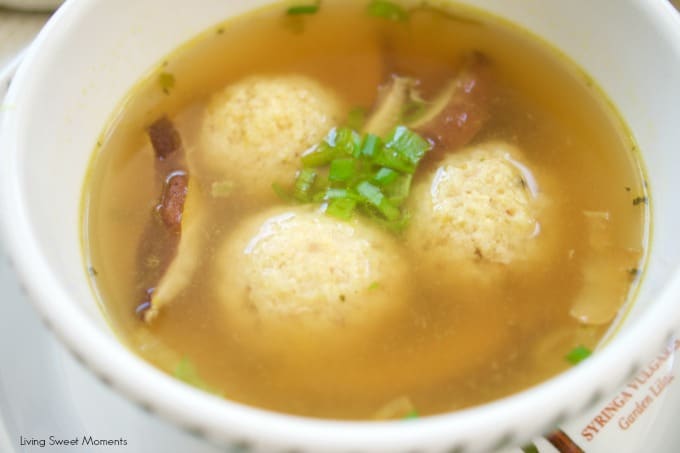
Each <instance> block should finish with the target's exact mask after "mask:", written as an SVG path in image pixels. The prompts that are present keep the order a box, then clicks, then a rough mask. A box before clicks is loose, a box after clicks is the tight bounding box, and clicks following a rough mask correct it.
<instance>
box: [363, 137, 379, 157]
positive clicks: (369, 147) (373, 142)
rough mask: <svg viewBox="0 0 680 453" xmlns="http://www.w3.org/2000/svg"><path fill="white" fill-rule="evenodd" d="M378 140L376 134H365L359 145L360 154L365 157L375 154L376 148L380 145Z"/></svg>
mask: <svg viewBox="0 0 680 453" xmlns="http://www.w3.org/2000/svg"><path fill="white" fill-rule="evenodd" d="M380 142H381V140H380V137H378V136H377V135H373V134H367V135H366V137H365V138H364V142H363V143H362V145H361V154H362V155H364V156H366V157H373V156H375V153H376V150H377V149H378V148H379V147H380V144H381V143H380Z"/></svg>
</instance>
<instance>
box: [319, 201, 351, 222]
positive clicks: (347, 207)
mask: <svg viewBox="0 0 680 453" xmlns="http://www.w3.org/2000/svg"><path fill="white" fill-rule="evenodd" d="M356 206H357V202H356V201H355V200H353V199H352V198H335V199H333V200H331V201H330V203H328V207H327V208H326V214H328V215H331V216H333V217H337V218H338V219H341V220H349V219H351V218H352V215H353V214H354V209H355V208H356Z"/></svg>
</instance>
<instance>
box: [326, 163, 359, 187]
mask: <svg viewBox="0 0 680 453" xmlns="http://www.w3.org/2000/svg"><path fill="white" fill-rule="evenodd" d="M356 163H357V162H356V159H352V158H344V159H335V160H334V161H332V162H331V168H330V170H329V172H328V179H329V180H330V181H333V182H343V181H349V180H350V179H352V178H354V177H355V176H356V172H357V168H356Z"/></svg>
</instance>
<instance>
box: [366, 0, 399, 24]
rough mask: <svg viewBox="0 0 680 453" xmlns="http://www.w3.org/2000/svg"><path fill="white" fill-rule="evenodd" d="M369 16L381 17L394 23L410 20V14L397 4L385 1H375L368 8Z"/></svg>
mask: <svg viewBox="0 0 680 453" xmlns="http://www.w3.org/2000/svg"><path fill="white" fill-rule="evenodd" d="M367 12H368V15H369V16H373V17H380V18H382V19H388V20H393V21H397V22H399V21H405V20H408V12H406V10H405V9H404V8H402V7H401V6H399V5H397V4H396V3H392V2H388V1H385V0H373V1H372V2H371V3H370V4H369V5H368V8H367Z"/></svg>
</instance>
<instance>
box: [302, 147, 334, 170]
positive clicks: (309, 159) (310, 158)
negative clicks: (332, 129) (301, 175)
mask: <svg viewBox="0 0 680 453" xmlns="http://www.w3.org/2000/svg"><path fill="white" fill-rule="evenodd" d="M337 154H338V153H337V151H336V150H335V148H333V147H331V145H329V144H328V143H326V142H322V143H321V144H320V145H319V146H317V147H316V149H315V150H314V151H312V152H310V153H308V154H305V155H303V156H302V165H304V166H305V167H307V168H311V167H321V166H323V165H327V164H328V163H330V162H331V161H332V160H333V159H335V156H336V155H337Z"/></svg>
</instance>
